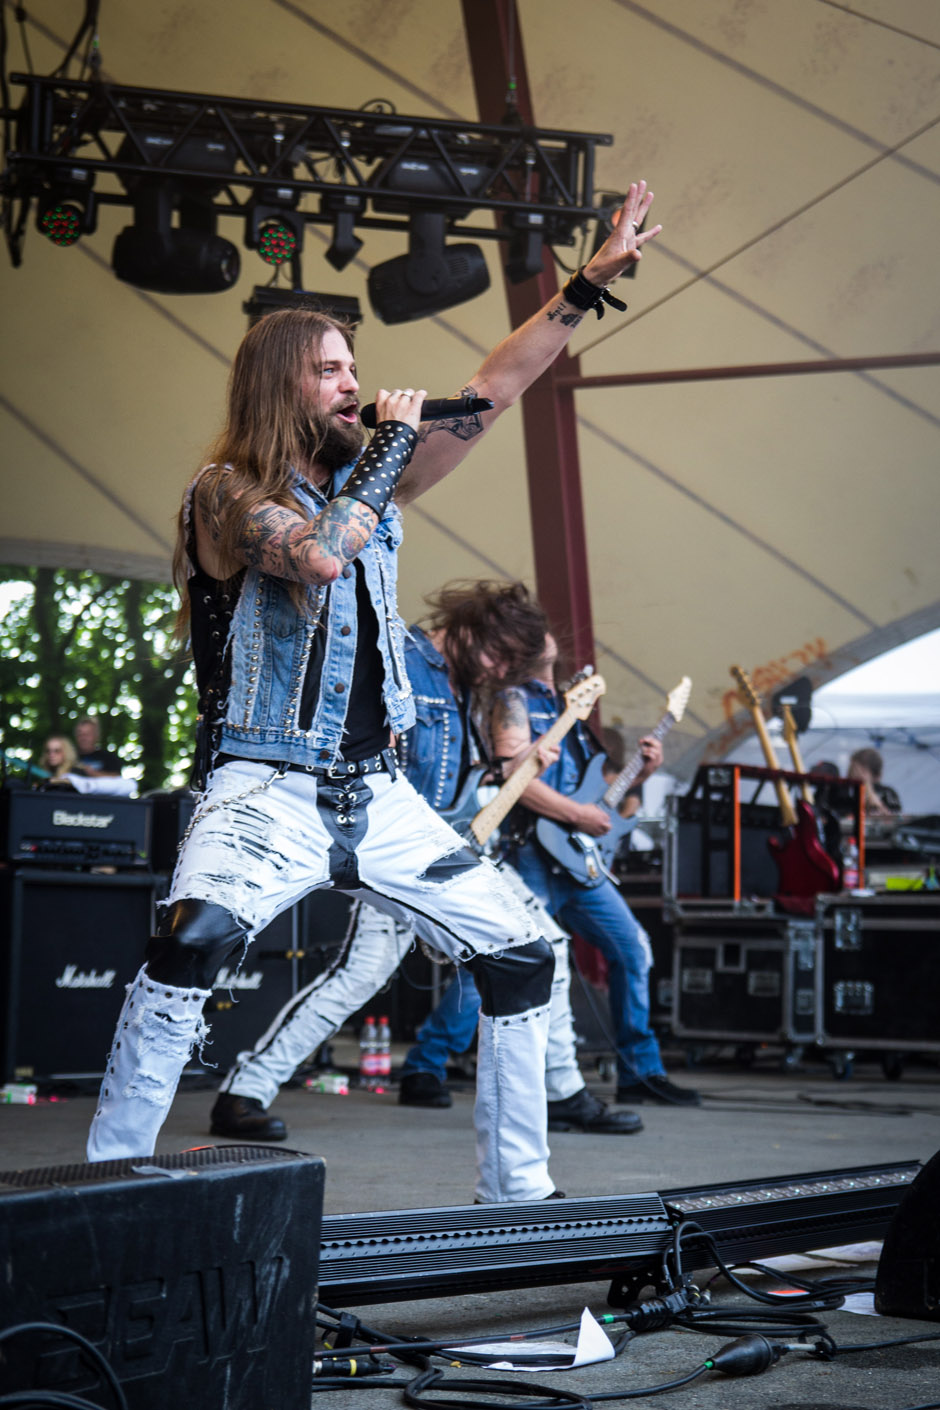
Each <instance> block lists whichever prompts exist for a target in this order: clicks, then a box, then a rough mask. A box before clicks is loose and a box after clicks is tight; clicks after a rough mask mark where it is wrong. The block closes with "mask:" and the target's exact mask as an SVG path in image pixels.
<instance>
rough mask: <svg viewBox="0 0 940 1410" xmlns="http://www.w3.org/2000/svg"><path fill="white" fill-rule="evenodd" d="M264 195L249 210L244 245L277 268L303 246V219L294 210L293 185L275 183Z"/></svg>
mask: <svg viewBox="0 0 940 1410" xmlns="http://www.w3.org/2000/svg"><path fill="white" fill-rule="evenodd" d="M264 194H265V199H264V201H263V202H262V201H256V202H254V203H253V204H252V205H251V207H250V208H249V210H248V216H247V219H246V221H245V244H246V245H247V246H248V248H249V250H257V251H258V254H259V255H260V256H261V258H262V259H263V260H264V262H265V264H270V265H272V266H273V268H275V269H278V268H280V266H281V265H282V264H287V263H288V261H289V260H293V259H296V258H297V257H298V256H299V254H300V252H301V250H302V249H303V243H304V220H303V216H302V215H300V214H299V212H298V211H297V210H295V206H296V202H297V193H296V191H294V190H293V188H292V187H290V186H278V187H275V188H273V189H271V190H267V191H265V193H264Z"/></svg>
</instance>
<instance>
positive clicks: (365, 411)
mask: <svg viewBox="0 0 940 1410" xmlns="http://www.w3.org/2000/svg"><path fill="white" fill-rule="evenodd" d="M492 410H493V403H492V402H491V401H490V399H489V397H429V398H427V399H426V400H425V403H424V405H423V406H422V408H421V420H422V421H446V420H447V418H448V417H450V416H457V417H460V416H476V414H477V412H478V411H492ZM359 415H360V417H361V419H362V424H363V426H366V427H368V429H369V430H370V431H374V430H375V427H376V424H377V423H376V419H375V402H374V401H370V402H369V404H368V406H364V407H363V408H362V410H361V411H360V413H359Z"/></svg>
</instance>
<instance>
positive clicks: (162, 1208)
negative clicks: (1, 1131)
mask: <svg viewBox="0 0 940 1410" xmlns="http://www.w3.org/2000/svg"><path fill="white" fill-rule="evenodd" d="M323 1185H324V1165H323V1161H322V1160H321V1159H319V1157H317V1156H310V1155H304V1154H301V1153H299V1152H296V1151H280V1150H278V1151H274V1150H270V1149H269V1148H267V1147H263V1148H259V1147H257V1146H221V1147H214V1146H212V1147H208V1148H206V1149H203V1150H195V1151H186V1152H184V1153H183V1154H181V1155H168V1156H149V1157H142V1158H141V1159H138V1160H115V1161H104V1162H102V1163H101V1164H98V1165H72V1166H52V1167H49V1168H47V1169H37V1170H16V1171H6V1172H0V1244H2V1247H3V1250H4V1252H3V1258H2V1260H0V1329H2V1330H4V1331H7V1330H8V1329H9V1328H12V1327H17V1326H21V1325H22V1324H23V1323H25V1322H45V1323H53V1324H59V1325H62V1326H64V1327H68V1328H70V1329H71V1330H72V1331H74V1332H77V1333H79V1334H80V1335H81V1336H83V1337H85V1338H86V1339H87V1340H88V1341H90V1342H91V1343H92V1345H93V1346H94V1347H95V1348H96V1350H97V1351H99V1352H100V1353H101V1354H102V1355H103V1356H104V1358H105V1359H106V1360H107V1362H108V1363H109V1365H110V1367H111V1369H112V1371H113V1372H114V1373H115V1375H116V1377H117V1379H118V1380H119V1381H120V1383H121V1387H122V1389H123V1391H124V1394H125V1396H126V1397H127V1403H128V1406H129V1407H130V1410H166V1407H167V1406H178V1407H180V1410H184V1407H190V1406H198V1407H199V1410H309V1406H310V1383H311V1374H312V1361H313V1354H314V1312H315V1307H316V1299H317V1278H318V1269H319V1250H320V1239H321V1224H322V1213H323ZM3 1353H4V1373H3V1380H4V1388H5V1390H6V1391H7V1392H11V1391H13V1390H14V1389H15V1390H24V1391H25V1390H27V1389H28V1390H43V1391H47V1392H50V1393H60V1394H63V1395H66V1394H67V1395H69V1396H84V1397H87V1398H88V1399H91V1400H92V1401H93V1402H94V1403H95V1404H100V1405H110V1404H113V1395H112V1392H111V1390H110V1389H109V1387H108V1385H107V1383H106V1380H105V1379H104V1376H103V1373H102V1371H101V1370H100V1368H98V1367H97V1366H96V1365H95V1363H94V1361H93V1360H92V1359H91V1358H89V1357H87V1355H83V1353H82V1352H81V1350H80V1349H79V1348H78V1347H77V1345H76V1343H75V1342H74V1341H72V1340H71V1339H66V1338H65V1337H62V1336H58V1335H57V1334H56V1333H55V1331H53V1330H49V1331H43V1332H24V1333H22V1334H20V1335H17V1336H14V1337H12V1338H8V1339H5V1341H4V1343H3ZM24 1403H25V1402H24ZM37 1403H38V1402H37ZM43 1403H45V1402H43ZM49 1403H52V1402H51V1400H50V1402H49ZM70 1403H71V1402H70Z"/></svg>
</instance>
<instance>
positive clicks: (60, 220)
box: [36, 167, 97, 248]
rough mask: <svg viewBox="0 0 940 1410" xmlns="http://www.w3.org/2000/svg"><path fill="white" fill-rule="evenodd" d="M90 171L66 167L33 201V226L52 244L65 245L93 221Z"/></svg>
mask: <svg viewBox="0 0 940 1410" xmlns="http://www.w3.org/2000/svg"><path fill="white" fill-rule="evenodd" d="M93 180H94V178H93V177H92V174H91V172H90V171H87V170H85V169H84V168H79V167H75V168H68V169H65V170H63V171H62V172H61V173H57V175H56V179H55V182H54V184H52V185H50V186H49V188H48V189H47V190H46V191H44V192H43V194H42V195H41V196H40V197H39V200H38V201H37V203H36V229H37V230H38V231H39V232H40V234H41V235H44V236H45V237H46V239H47V240H51V241H52V243H53V245H60V246H61V247H62V248H66V247H67V246H69V245H74V244H77V242H78V241H79V239H80V238H81V237H82V235H90V234H91V233H92V232H93V231H94V229H95V226H96V223H97V205H96V201H95V193H94V190H93Z"/></svg>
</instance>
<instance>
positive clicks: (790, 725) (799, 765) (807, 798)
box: [783, 705, 813, 807]
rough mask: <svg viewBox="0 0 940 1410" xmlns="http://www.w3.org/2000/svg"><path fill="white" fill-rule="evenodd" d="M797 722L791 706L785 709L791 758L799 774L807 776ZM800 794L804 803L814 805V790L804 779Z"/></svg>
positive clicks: (784, 734)
mask: <svg viewBox="0 0 940 1410" xmlns="http://www.w3.org/2000/svg"><path fill="white" fill-rule="evenodd" d="M796 735H797V730H796V721H795V720H794V718H793V715H792V712H791V710H790V707H789V705H784V707H783V737H784V739H785V740H786V741H787V748H788V749H789V751H790V758H791V759H792V760H793V767H794V769H795V770H796V772H797V773H798V774H805V773H806V767H805V765H804V763H803V756H802V754H801V753H800V746H799V744H797V742H796ZM800 792H801V793H802V794H803V802H804V803H809V805H810V807H812V804H813V790H812V789H811V788H810V786H809V784H808V783H807V782H806V780H805V779H804V780H803V782H802V783H801V784H800Z"/></svg>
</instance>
